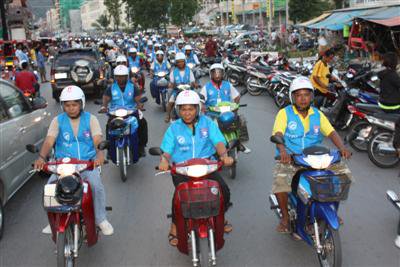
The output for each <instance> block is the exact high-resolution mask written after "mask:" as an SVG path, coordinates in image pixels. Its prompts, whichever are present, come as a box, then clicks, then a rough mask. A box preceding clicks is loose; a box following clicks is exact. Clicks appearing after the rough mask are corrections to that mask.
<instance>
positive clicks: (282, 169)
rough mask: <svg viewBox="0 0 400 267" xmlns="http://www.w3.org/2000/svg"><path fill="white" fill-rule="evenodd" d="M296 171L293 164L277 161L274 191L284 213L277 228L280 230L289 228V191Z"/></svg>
mask: <svg viewBox="0 0 400 267" xmlns="http://www.w3.org/2000/svg"><path fill="white" fill-rule="evenodd" d="M296 172H297V168H296V167H295V166H293V165H292V164H283V163H280V162H277V163H276V164H275V167H274V172H273V173H274V174H273V175H274V182H273V184H272V193H274V194H275V196H276V198H277V200H278V204H279V208H280V209H281V213H282V218H281V221H280V224H279V226H278V228H277V230H278V231H279V232H286V231H287V230H288V226H289V225H288V224H289V213H288V193H289V192H290V191H292V188H291V182H292V178H293V176H294V175H295V174H296ZM285 228H286V229H285Z"/></svg>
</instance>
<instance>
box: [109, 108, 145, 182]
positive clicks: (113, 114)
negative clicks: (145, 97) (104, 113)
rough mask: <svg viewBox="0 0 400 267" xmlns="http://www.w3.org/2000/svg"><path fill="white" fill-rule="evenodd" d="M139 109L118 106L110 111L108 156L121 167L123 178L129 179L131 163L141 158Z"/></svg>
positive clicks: (124, 179) (123, 179)
mask: <svg viewBox="0 0 400 267" xmlns="http://www.w3.org/2000/svg"><path fill="white" fill-rule="evenodd" d="M137 112H138V111H137V109H134V108H126V107H116V108H114V109H113V110H109V111H108V116H110V118H111V120H110V123H109V129H108V142H109V145H108V156H109V157H110V159H111V160H112V162H113V163H114V164H116V165H117V166H118V167H119V170H120V176H121V180H122V181H123V182H125V181H126V179H127V172H128V171H127V169H128V166H129V165H132V164H134V163H136V162H137V161H138V160H139V150H138V144H139V137H138V127H139V123H138V120H137V118H136V117H135V116H134V115H135V114H136V113H137Z"/></svg>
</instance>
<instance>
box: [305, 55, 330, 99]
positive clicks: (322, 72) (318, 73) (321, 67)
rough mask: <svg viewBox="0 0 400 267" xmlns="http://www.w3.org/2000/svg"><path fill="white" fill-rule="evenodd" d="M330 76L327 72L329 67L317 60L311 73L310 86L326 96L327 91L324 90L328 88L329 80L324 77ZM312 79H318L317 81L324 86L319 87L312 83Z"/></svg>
mask: <svg viewBox="0 0 400 267" xmlns="http://www.w3.org/2000/svg"><path fill="white" fill-rule="evenodd" d="M328 74H330V71H329V66H328V64H326V63H324V62H323V61H322V60H319V61H318V62H317V63H316V64H315V66H314V69H313V71H312V74H311V77H310V80H311V83H312V85H313V86H314V88H317V89H318V90H319V91H320V92H321V93H323V94H326V93H327V92H328V90H327V89H326V88H325V87H327V86H328V84H329V78H327V77H326V76H327V75H328ZM314 77H318V78H319V80H320V81H321V83H322V84H323V85H324V86H325V87H321V86H319V85H318V84H317V83H316V82H315V81H314Z"/></svg>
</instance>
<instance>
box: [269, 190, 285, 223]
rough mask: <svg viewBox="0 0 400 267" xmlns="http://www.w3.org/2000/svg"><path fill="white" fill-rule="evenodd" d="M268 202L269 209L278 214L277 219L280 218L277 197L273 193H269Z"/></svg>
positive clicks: (280, 213)
mask: <svg viewBox="0 0 400 267" xmlns="http://www.w3.org/2000/svg"><path fill="white" fill-rule="evenodd" d="M269 203H270V209H271V210H274V212H275V214H276V216H278V218H279V219H280V218H282V212H281V209H280V208H279V204H278V199H277V198H276V196H275V195H274V194H271V195H269Z"/></svg>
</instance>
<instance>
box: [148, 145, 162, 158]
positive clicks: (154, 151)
mask: <svg viewBox="0 0 400 267" xmlns="http://www.w3.org/2000/svg"><path fill="white" fill-rule="evenodd" d="M162 153H163V152H162V150H161V149H160V148H159V147H150V148H149V154H150V155H152V156H160V155H162Z"/></svg>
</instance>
